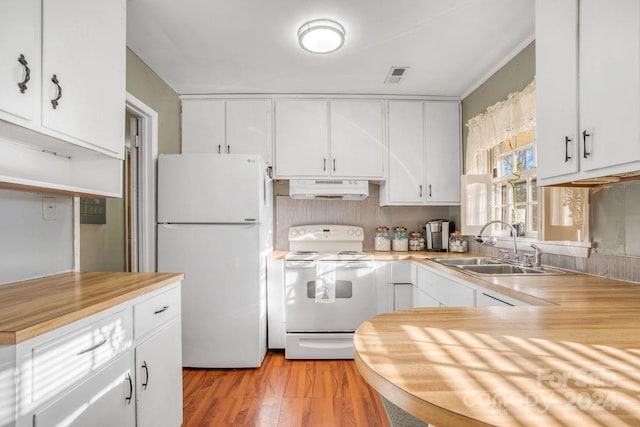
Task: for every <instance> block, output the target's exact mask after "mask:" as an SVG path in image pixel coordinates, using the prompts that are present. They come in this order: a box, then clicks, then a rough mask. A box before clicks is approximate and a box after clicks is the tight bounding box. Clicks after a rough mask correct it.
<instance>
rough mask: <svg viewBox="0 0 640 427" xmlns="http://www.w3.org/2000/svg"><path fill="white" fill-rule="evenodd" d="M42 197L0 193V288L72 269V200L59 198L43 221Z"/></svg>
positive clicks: (40, 195)
mask: <svg viewBox="0 0 640 427" xmlns="http://www.w3.org/2000/svg"><path fill="white" fill-rule="evenodd" d="M43 196H44V195H43V194H38V193H26V192H20V191H11V190H0V284H3V283H7V282H13V281H18V280H25V279H30V278H34V277H40V276H45V275H50V274H56V273H61V272H65V271H70V270H71V269H72V268H73V199H72V198H71V197H66V196H59V195H55V196H54V195H46V196H47V197H54V198H55V202H56V219H55V220H52V221H45V220H44V219H43V209H42V198H43Z"/></svg>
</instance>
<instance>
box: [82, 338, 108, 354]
mask: <svg viewBox="0 0 640 427" xmlns="http://www.w3.org/2000/svg"><path fill="white" fill-rule="evenodd" d="M106 342H107V339H106V338H102V341H100V342H99V343H98V344H96V345H92V346H91V347H89V348H85V349H84V350H80V351H79V352H77V353H76V356H81V355H83V354H85V353H89V352H90V351H93V350H95V349H97V348H98V347H102V346H103V345H105V344H106Z"/></svg>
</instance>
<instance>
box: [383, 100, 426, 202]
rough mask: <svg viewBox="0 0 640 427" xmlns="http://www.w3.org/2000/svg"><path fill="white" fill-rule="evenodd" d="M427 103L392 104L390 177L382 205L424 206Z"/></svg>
mask: <svg viewBox="0 0 640 427" xmlns="http://www.w3.org/2000/svg"><path fill="white" fill-rule="evenodd" d="M423 108H424V107H423V103H422V102H420V101H389V104H388V115H389V121H388V126H389V176H388V177H387V181H386V182H385V183H384V184H383V185H382V186H381V189H380V202H381V203H382V204H385V205H386V204H389V205H391V204H398V205H402V204H407V205H410V204H422V203H423V202H424V166H425V162H424V125H423V116H424V110H423Z"/></svg>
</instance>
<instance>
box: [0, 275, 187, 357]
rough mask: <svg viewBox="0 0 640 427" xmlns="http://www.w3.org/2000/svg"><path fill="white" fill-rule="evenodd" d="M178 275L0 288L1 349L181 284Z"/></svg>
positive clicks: (64, 278)
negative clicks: (2, 346) (168, 286)
mask: <svg viewBox="0 0 640 427" xmlns="http://www.w3.org/2000/svg"><path fill="white" fill-rule="evenodd" d="M183 278H184V275H183V274H182V273H93V272H83V273H80V272H69V273H62V274H56V275H53V276H47V277H42V278H38V279H32V280H25V281H21V282H14V283H8V284H5V285H2V286H0V345H12V344H18V343H20V342H23V341H26V340H28V339H30V338H33V337H36V336H38V335H41V334H44V333H46V332H49V331H51V330H53V329H56V328H58V327H60V326H64V325H66V324H69V323H71V322H74V321H76V320H79V319H82V318H84V317H87V316H90V315H92V314H95V313H98V312H99V311H102V310H105V309H107V308H110V307H113V306H115V305H118V304H120V303H123V302H125V301H128V300H131V299H133V298H136V297H138V296H141V295H144V294H146V293H148V292H151V291H154V290H156V289H160V288H162V287H164V286H167V285H169V284H171V283H174V282H176V281H179V280H182V279H183Z"/></svg>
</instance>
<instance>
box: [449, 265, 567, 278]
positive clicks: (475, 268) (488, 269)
mask: <svg viewBox="0 0 640 427" xmlns="http://www.w3.org/2000/svg"><path fill="white" fill-rule="evenodd" d="M457 267H458V268H461V269H462V270H464V271H465V272H467V273H470V274H474V275H478V276H526V275H538V276H540V275H545V276H550V275H561V274H571V272H568V271H565V270H560V269H556V268H551V267H543V268H542V269H535V268H529V267H522V266H519V265H513V264H478V265H458V266H457Z"/></svg>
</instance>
